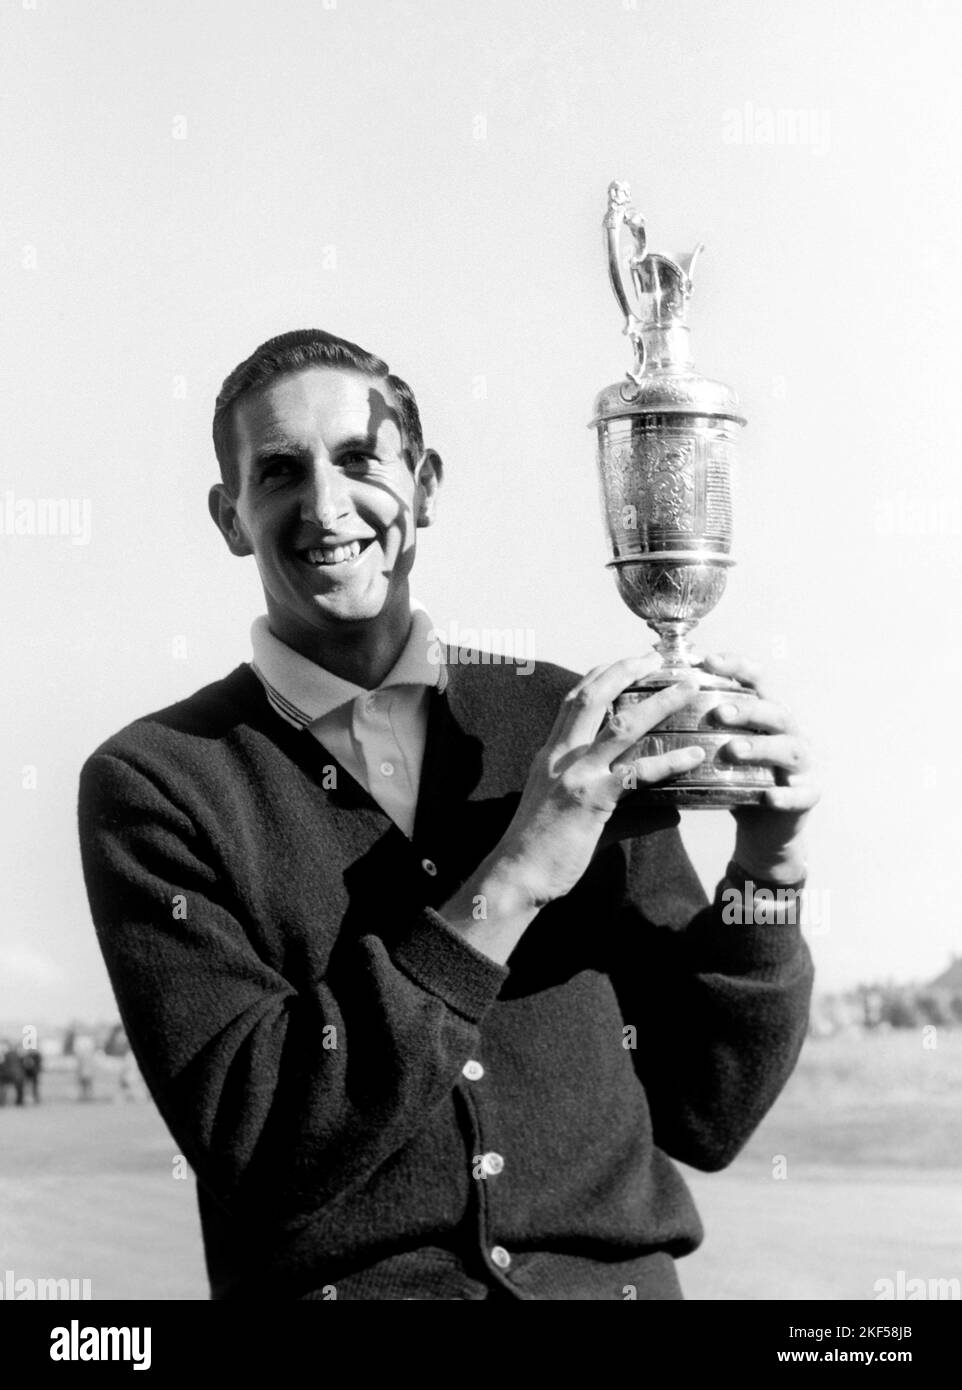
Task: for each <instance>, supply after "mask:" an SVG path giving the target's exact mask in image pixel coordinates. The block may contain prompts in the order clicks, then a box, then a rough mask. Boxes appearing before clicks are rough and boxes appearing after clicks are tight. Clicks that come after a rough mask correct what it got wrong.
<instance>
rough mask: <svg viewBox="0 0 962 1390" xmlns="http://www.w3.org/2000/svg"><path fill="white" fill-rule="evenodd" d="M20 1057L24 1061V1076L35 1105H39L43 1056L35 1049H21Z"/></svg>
mask: <svg viewBox="0 0 962 1390" xmlns="http://www.w3.org/2000/svg"><path fill="white" fill-rule="evenodd" d="M20 1055H21V1058H22V1060H23V1074H24V1079H25V1081H26V1084H27V1089H28V1090H29V1092H30V1095H31V1096H32V1098H33V1103H34V1105H39V1104H40V1073H41V1072H42V1071H43V1056H42V1055H41V1053H40V1052H39V1051H38V1049H37V1048H35V1047H24V1048H21V1050H20Z"/></svg>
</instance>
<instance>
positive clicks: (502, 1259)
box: [491, 1245, 511, 1269]
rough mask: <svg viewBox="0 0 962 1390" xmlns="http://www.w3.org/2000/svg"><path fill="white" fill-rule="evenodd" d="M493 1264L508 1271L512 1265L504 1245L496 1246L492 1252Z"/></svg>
mask: <svg viewBox="0 0 962 1390" xmlns="http://www.w3.org/2000/svg"><path fill="white" fill-rule="evenodd" d="M491 1263H492V1264H496V1265H497V1266H498V1268H499V1269H507V1268H508V1266H509V1265H510V1264H511V1256H510V1255H509V1254H508V1252H507V1250H505V1248H504V1246H503V1245H495V1246H494V1247H493V1249H492V1251H491Z"/></svg>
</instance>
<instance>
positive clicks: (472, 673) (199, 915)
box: [80, 330, 817, 1301]
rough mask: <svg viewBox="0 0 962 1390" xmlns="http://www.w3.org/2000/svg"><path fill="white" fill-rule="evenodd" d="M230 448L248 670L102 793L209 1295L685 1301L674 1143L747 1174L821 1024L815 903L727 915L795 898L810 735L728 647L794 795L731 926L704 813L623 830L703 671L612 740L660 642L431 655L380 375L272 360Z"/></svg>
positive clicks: (318, 344)
mask: <svg viewBox="0 0 962 1390" xmlns="http://www.w3.org/2000/svg"><path fill="white" fill-rule="evenodd" d="M214 443H215V450H216V453H217V457H218V460H219V462H220V468H221V481H220V482H219V483H218V484H216V485H215V487H214V488H213V489H212V491H211V499H210V506H211V513H212V515H213V517H214V520H215V522H216V523H217V526H218V528H219V530H220V531H221V533H222V535H223V536H224V539H225V540H226V542H227V544H228V546H229V548H230V550H231V551H232V553H233V554H235V555H237V556H241V557H245V556H253V557H254V559H255V561H256V564H257V566H258V569H259V572H260V577H261V580H262V583H263V586H264V595H265V604H266V610H267V611H266V615H265V616H264V617H262V618H259V619H257V620H256V621H255V623H254V628H253V659H252V661H251V662H250V663H247V664H244V665H242V666H240V667H238V668H237V670H235V671H234V672H233V673H232V674H231V675H229V676H227V677H226V678H225V679H224V680H222V681H219V682H216V683H215V684H214V685H211V686H208V687H207V688H205V689H204V690H201V691H199V692H198V693H197V694H195V695H193V696H191V697H190V698H189V699H187V700H185V701H183V702H182V703H180V704H178V705H175V706H173V707H172V708H170V709H167V710H164V711H161V712H160V713H158V714H154V715H151V716H147V717H146V718H144V719H140V720H137V721H136V722H135V723H134V724H132V725H130V726H129V727H128V728H127V729H125V730H123V731H122V732H121V733H119V734H117V735H115V736H114V738H112V739H110V740H108V741H107V743H105V744H104V745H103V746H102V747H101V748H100V749H98V750H97V752H96V753H95V754H94V755H93V756H92V757H91V758H90V759H89V760H88V762H87V764H86V766H85V768H84V771H83V776H82V781H81V802H80V826H81V846H82V852H83V862H84V871H85V875H86V880H87V887H88V893H89V897H90V903H91V910H92V914H93V918H94V921H95V924H96V927H97V931H98V935H99V939H100V942H101V946H102V949H103V952H104V957H105V960H106V962H107V966H108V969H109V971H110V975H111V979H112V981H113V984H114V988H115V991H116V994H117V999H118V1003H119V1006H120V1010H121V1014H122V1016H123V1020H124V1024H125V1026H126V1029H127V1032H128V1035H129V1037H130V1040H131V1045H132V1047H133V1049H134V1052H135V1054H136V1056H137V1059H138V1061H139V1063H140V1065H141V1067H142V1069H143V1072H144V1075H145V1078H146V1079H147V1081H148V1084H149V1085H150V1088H151V1091H152V1093H153V1095H154V1097H155V1099H156V1101H157V1104H158V1106H159V1107H160V1109H161V1112H162V1113H163V1115H164V1117H165V1119H166V1121H167V1123H168V1125H169V1126H170V1129H171V1132H172V1134H173V1135H174V1137H175V1139H176V1141H177V1143H178V1145H179V1147H180V1148H181V1150H182V1151H183V1153H184V1154H185V1155H186V1156H187V1157H188V1159H189V1161H190V1163H191V1165H192V1167H193V1169H194V1171H195V1173H196V1175H197V1184H198V1198H199V1204H200V1213H201V1221H202V1226H203V1233H204V1242H205V1250H206V1256H207V1264H208V1270H209V1274H210V1280H211V1289H212V1294H213V1296H214V1297H216V1298H233V1299H257V1300H263V1299H264V1298H265V1296H267V1297H273V1298H306V1299H312V1298H313V1299H325V1298H339V1299H361V1300H388V1299H455V1300H472V1301H474V1300H487V1299H496V1300H539V1299H544V1300H554V1299H572V1300H574V1299H578V1300H607V1299H617V1300H623V1299H643V1300H650V1299H674V1298H679V1297H680V1296H681V1293H680V1286H679V1283H678V1278H677V1275H676V1273H675V1259H676V1258H677V1257H678V1256H680V1255H684V1254H685V1253H687V1252H688V1251H690V1250H692V1249H694V1248H695V1247H696V1246H697V1244H698V1243H699V1241H700V1239H701V1226H700V1222H699V1219H698V1216H697V1213H696V1212H695V1209H694V1206H693V1204H692V1200H691V1197H690V1195H689V1193H688V1189H687V1187H686V1186H685V1183H684V1181H683V1179H682V1177H681V1175H680V1173H679V1172H678V1170H677V1168H676V1167H675V1165H674V1163H673V1162H672V1161H671V1160H672V1159H673V1158H674V1159H679V1160H681V1161H683V1162H685V1163H689V1164H692V1165H694V1166H696V1167H701V1168H706V1169H713V1168H718V1167H721V1166H723V1165H724V1164H726V1163H728V1162H729V1161H730V1160H731V1159H732V1158H733V1157H734V1155H735V1154H736V1153H737V1152H738V1150H739V1149H740V1148H741V1146H742V1145H743V1144H744V1143H745V1141H746V1140H747V1138H748V1136H749V1135H750V1134H751V1132H752V1131H753V1129H754V1128H755V1126H756V1125H757V1124H758V1122H759V1120H760V1119H761V1118H762V1116H763V1115H764V1114H765V1112H766V1111H767V1109H768V1108H769V1106H770V1105H771V1104H772V1102H773V1100H774V1099H775V1097H776V1096H777V1094H778V1092H779V1090H780V1089H781V1087H782V1085H783V1084H784V1082H785V1080H786V1078H787V1076H788V1075H789V1073H790V1072H791V1069H792V1067H793V1065H794V1062H795V1059H796V1057H797V1054H798V1050H799V1047H800V1045H801V1041H802V1038H803V1035H804V1031H805V1025H806V1020H807V1007H808V1000H809V994H810V989H811V963H810V958H809V955H808V952H807V949H806V947H805V946H804V944H803V942H802V941H801V938H800V935H799V930H798V926H797V924H796V923H795V922H794V921H793V920H790V919H791V916H792V914H791V913H789V914H788V917H789V920H783V921H780V922H778V923H776V924H773V925H770V926H760V925H757V922H758V915H757V914H753V913H751V912H747V913H746V916H745V924H744V925H739V926H732V925H730V924H727V923H726V922H725V921H723V917H722V910H721V902H722V896H723V894H725V895H727V897H726V901H730V894H731V892H732V890H733V889H734V890H735V891H737V892H738V893H741V894H743V895H745V894H748V895H750V894H751V892H752V891H753V890H754V891H755V892H759V891H760V890H762V889H765V890H770V889H772V888H775V889H783V890H784V889H788V890H794V889H797V888H798V887H799V886H800V884H801V880H802V878H803V876H804V859H803V852H802V841H801V834H802V829H803V824H804V821H805V817H806V815H807V813H808V811H809V810H810V808H811V807H812V805H814V803H815V800H816V799H817V793H816V791H815V788H814V784H813V781H812V775H811V771H810V766H809V759H808V754H807V751H806V748H805V745H804V743H803V742H802V741H801V739H800V738H799V736H798V734H797V732H796V731H795V728H794V724H793V722H792V720H791V717H790V716H789V714H788V712H787V711H786V710H785V709H784V708H782V707H781V706H779V705H777V704H775V703H773V702H772V701H770V700H768V699H767V698H765V697H764V696H763V695H762V693H761V691H760V690H759V689H758V688H757V678H756V675H755V673H754V671H753V669H752V668H751V667H750V665H749V664H748V663H745V662H743V661H740V660H738V659H736V658H728V659H722V658H718V659H717V660H715V661H714V662H713V663H712V666H713V668H714V669H716V670H719V671H727V672H731V673H734V674H738V675H740V676H741V677H742V679H743V680H746V681H747V682H748V683H749V684H750V685H751V686H752V687H753V693H748V694H745V695H743V696H739V697H738V699H737V700H736V701H735V702H734V704H733V707H732V709H731V710H729V711H727V712H725V711H722V712H720V714H719V718H721V719H723V720H724V721H726V722H727V723H729V724H730V725H731V727H732V729H733V731H735V730H739V731H741V738H740V740H739V741H738V742H739V743H742V742H743V743H744V744H745V748H744V750H743V751H742V752H741V753H738V752H737V751H736V749H737V744H736V743H733V744H732V745H731V750H732V751H731V756H732V757H735V756H741V757H743V758H744V759H746V760H748V761H752V762H757V763H762V764H765V765H767V766H770V767H772V768H773V769H774V770H775V776H776V782H777V784H778V785H777V786H776V787H775V788H774V789H773V790H772V791H770V792H769V793H768V794H767V795H768V804H767V805H766V806H765V807H760V808H753V809H752V810H751V811H745V810H743V811H740V812H739V813H738V814H737V816H736V838H735V851H734V855H735V857H734V859H733V860H732V862H731V863H730V864H729V866H728V870H727V874H726V877H725V878H724V879H723V880H722V881H721V883H720V884H719V891H718V893H717V894H716V896H715V900H714V903H713V904H708V903H706V900H705V897H704V895H703V893H702V891H701V888H700V886H699V884H698V881H697V879H696V877H695V875H694V873H693V871H692V869H691V865H690V864H689V862H688V859H687V857H686V855H685V853H684V850H683V848H682V846H681V842H680V839H679V836H678V831H677V816H675V815H674V814H673V813H666V812H650V813H647V814H644V813H643V814H639V813H637V812H636V813H634V814H632V815H628V814H627V813H626V810H625V807H623V806H622V807H619V802H620V800H621V798H622V795H623V792H624V788H625V785H626V782H630V783H634V784H637V783H639V782H641V783H654V782H659V781H663V780H664V779H666V778H670V777H671V776H672V775H674V774H676V773H677V772H679V771H682V770H683V769H685V768H687V767H691V766H693V765H694V764H695V762H696V761H697V760H698V759H699V758H700V756H701V752H700V750H699V749H697V748H691V749H686V750H682V751H680V752H675V753H672V754H670V755H665V756H661V757H653V758H638V757H636V756H634V745H635V744H636V743H637V741H638V740H639V738H640V737H641V736H642V735H643V734H644V733H646V732H647V731H648V730H649V729H650V728H652V727H653V726H654V725H655V724H657V723H658V722H660V720H662V719H663V718H665V717H666V715H668V714H669V713H671V712H672V711H674V710H677V709H680V708H682V707H683V706H684V705H685V703H686V702H687V701H688V700H689V699H690V698H691V694H692V689H691V687H688V686H684V685H682V686H677V687H675V688H674V689H671V690H668V691H664V692H661V693H660V694H658V695H656V696H653V697H652V698H651V699H650V700H648V701H646V702H644V703H643V704H640V705H638V706H635V707H634V708H633V709H632V710H631V712H630V713H629V714H626V715H624V716H622V717H621V718H620V719H613V718H610V717H609V707H610V705H611V703H612V701H613V700H614V698H615V697H616V696H617V694H618V693H619V692H620V691H621V690H623V689H625V688H626V687H627V686H628V685H630V684H631V683H632V682H633V681H634V680H636V679H637V678H638V676H639V675H640V674H642V673H643V672H645V671H646V670H649V669H651V668H652V667H653V666H654V665H656V664H657V662H656V660H655V659H654V658H652V657H640V658H632V659H628V660H623V661H619V662H615V663H614V664H612V665H610V666H606V667H599V668H597V669H595V670H594V671H591V672H589V673H588V674H587V675H586V676H584V677H581V678H579V677H578V676H577V675H576V674H575V673H574V672H570V671H566V670H564V669H562V668H560V667H557V666H553V665H550V664H548V663H544V662H539V663H538V664H537V666H536V669H535V670H534V672H533V673H531V674H530V675H529V676H526V677H524V678H520V677H519V675H518V674H517V672H516V671H515V670H514V669H512V667H511V666H507V665H503V664H501V663H492V662H489V661H485V660H484V659H483V654H481V655H480V656H479V655H478V654H476V653H475V654H471V656H472V660H470V661H467V662H465V661H464V660H463V656H464V654H463V653H461V654H459V653H452V654H450V659H449V660H442V661H440V662H438V660H437V659H436V655H435V654H436V652H437V643H436V641H435V638H434V633H433V630H432V628H431V624H430V620H429V618H428V616H427V614H426V613H424V611H423V610H420V609H415V608H413V607H412V603H411V597H410V588H409V576H410V572H411V567H412V565H413V562H414V557H415V539H416V532H417V529H418V528H419V527H423V526H426V525H429V524H430V523H431V522H432V521H433V519H434V512H435V508H436V504H437V496H438V487H439V483H440V479H441V462H440V459H439V458H438V456H437V454H436V453H434V452H433V451H432V450H430V449H426V448H425V447H424V443H423V439H422V435H421V425H420V420H419V417H418V411H417V406H416V404H415V402H414V398H413V396H412V394H411V392H410V390H409V388H408V387H407V386H406V385H405V383H404V382H403V381H401V380H400V379H399V378H398V377H395V376H392V375H391V374H390V373H389V371H388V368H387V366H386V364H385V363H384V362H382V361H381V360H380V359H379V358H376V357H374V356H372V355H371V354H369V353H366V352H364V351H363V350H362V349H360V348H358V347H356V346H355V345H353V344H351V343H348V342H346V341H344V340H342V339H338V338H334V337H332V336H331V335H329V334H326V333H321V332H319V331H314V330H310V331H305V332H299V333H291V334H286V335H284V336H283V337H281V338H276V339H273V340H271V341H270V342H269V343H266V344H264V345H263V346H262V347H260V348H258V349H257V351H256V352H255V353H254V354H253V355H252V356H251V357H250V358H249V359H247V361H246V362H244V363H242V364H241V366H240V367H238V368H237V369H236V370H235V371H234V372H233V373H232V374H231V375H230V376H229V377H228V378H227V380H226V382H225V383H224V387H223V390H222V391H221V394H220V396H219V398H218V402H217V407H216V411H215V421H214ZM459 656H460V658H461V659H458V658H459ZM745 731H748V732H747V733H746V732H745ZM628 772H630V773H631V776H630V777H626V773H628ZM748 906H749V907H750V906H751V904H750V903H749V904H748ZM784 915H785V914H783V916H784Z"/></svg>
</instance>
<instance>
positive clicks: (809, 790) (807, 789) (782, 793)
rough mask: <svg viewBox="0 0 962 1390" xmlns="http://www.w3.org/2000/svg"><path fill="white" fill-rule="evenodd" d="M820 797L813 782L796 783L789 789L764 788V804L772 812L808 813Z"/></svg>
mask: <svg viewBox="0 0 962 1390" xmlns="http://www.w3.org/2000/svg"><path fill="white" fill-rule="evenodd" d="M820 797H821V793H820V791H819V789H818V787H817V786H815V784H814V783H813V782H798V783H795V784H793V785H792V786H790V787H766V788H765V802H764V804H765V806H767V807H769V808H770V809H771V810H773V811H791V812H794V813H795V814H796V815H798V814H801V813H802V812H804V811H810V810H811V809H812V807H813V806H815V805H817V803H818V801H819V800H820Z"/></svg>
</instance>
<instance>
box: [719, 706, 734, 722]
mask: <svg viewBox="0 0 962 1390" xmlns="http://www.w3.org/2000/svg"><path fill="white" fill-rule="evenodd" d="M718 713H719V714H720V715H721V717H722V719H737V718H738V710H737V709H736V708H735V706H734V705H719V706H718Z"/></svg>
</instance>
